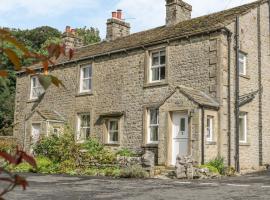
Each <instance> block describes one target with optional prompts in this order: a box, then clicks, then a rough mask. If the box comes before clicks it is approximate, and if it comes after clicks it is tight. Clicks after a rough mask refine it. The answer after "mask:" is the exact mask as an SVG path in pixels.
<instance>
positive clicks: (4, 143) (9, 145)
mask: <svg viewBox="0 0 270 200" xmlns="http://www.w3.org/2000/svg"><path fill="white" fill-rule="evenodd" d="M15 149H16V143H15V142H14V141H11V140H5V139H4V140H0V151H4V152H8V153H10V152H12V151H14V150H15Z"/></svg>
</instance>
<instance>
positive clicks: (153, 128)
mask: <svg viewBox="0 0 270 200" xmlns="http://www.w3.org/2000/svg"><path fill="white" fill-rule="evenodd" d="M147 121H148V143H157V142H158V129H159V112H158V109H156V108H150V109H148V120H147Z"/></svg>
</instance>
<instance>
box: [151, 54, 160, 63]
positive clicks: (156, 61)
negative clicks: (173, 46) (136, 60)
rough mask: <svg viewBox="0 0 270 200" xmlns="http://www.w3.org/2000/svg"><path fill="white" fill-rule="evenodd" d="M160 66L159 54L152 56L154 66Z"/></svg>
mask: <svg viewBox="0 0 270 200" xmlns="http://www.w3.org/2000/svg"><path fill="white" fill-rule="evenodd" d="M155 65H159V53H153V54H152V66H155Z"/></svg>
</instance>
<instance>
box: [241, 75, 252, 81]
mask: <svg viewBox="0 0 270 200" xmlns="http://www.w3.org/2000/svg"><path fill="white" fill-rule="evenodd" d="M239 76H240V77H241V78H244V79H248V80H249V79H250V76H249V75H243V74H240V75H239Z"/></svg>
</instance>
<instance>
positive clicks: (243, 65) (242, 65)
mask: <svg viewBox="0 0 270 200" xmlns="http://www.w3.org/2000/svg"><path fill="white" fill-rule="evenodd" d="M239 74H240V75H247V55H246V54H244V53H242V52H240V53H239Z"/></svg>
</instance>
